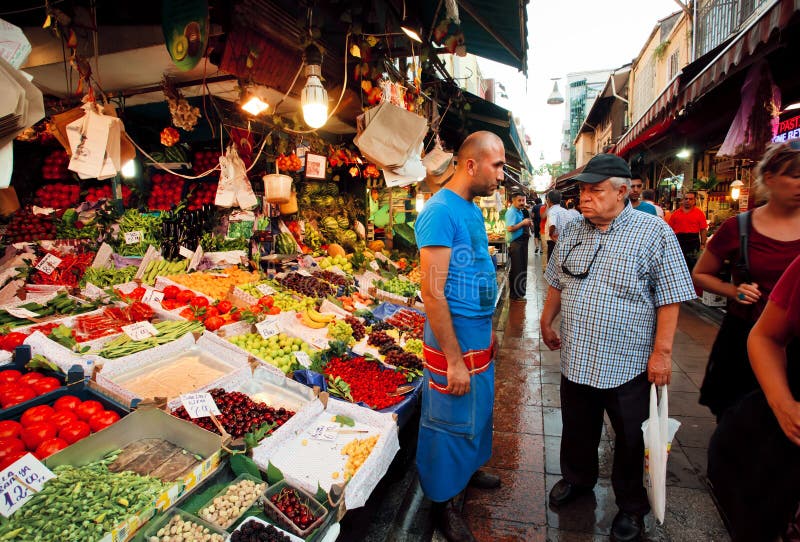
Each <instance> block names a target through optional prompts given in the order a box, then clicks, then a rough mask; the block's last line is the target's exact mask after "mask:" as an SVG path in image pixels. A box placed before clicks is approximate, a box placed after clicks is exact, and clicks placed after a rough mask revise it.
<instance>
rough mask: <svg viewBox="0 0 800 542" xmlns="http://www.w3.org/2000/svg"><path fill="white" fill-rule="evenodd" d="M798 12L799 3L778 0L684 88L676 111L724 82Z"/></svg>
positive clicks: (797, 1) (793, 0) (790, 0)
mask: <svg viewBox="0 0 800 542" xmlns="http://www.w3.org/2000/svg"><path fill="white" fill-rule="evenodd" d="M798 12H800V0H775V3H774V4H773V5H772V7H770V8H768V9H765V10H764V11H763V12H762V13H761V14H760V15H759V16H758V17H757V18H755V19H754V20H753V22H751V23H750V24H749V25H748V26H747V27H745V28H744V29H743V30H742V31H741V32H739V34H738V35H737V36H736V38H735V39H734V40H733V41H731V43H729V44H728V46H727V47H725V48H724V49H723V50H722V52H720V53H719V54H718V55H717V57H716V58H714V59H713V60H712V61H711V62H709V64H708V65H707V66H706V67H705V69H704V70H703V71H701V72H700V73H699V74H698V75H696V76H695V77H694V78H693V79H692V80H691V81H689V82H688V83H687V84H686V85H685V86H684V88H683V90H682V91H681V94H680V96H679V97H678V101H677V110H680V109H683V108H684V107H686V106H687V105H688V104H691V103H692V102H695V101H697V100H699V99H700V98H702V97H703V95H704V94H706V93H707V92H709V91H710V90H712V89H713V88H715V87H716V86H717V85H718V84H719V83H721V82H722V81H724V80H725V79H726V78H727V77H728V75H730V72H731V71H732V70H733V69H734V68H735V67H736V66H739V65H741V64H743V63H744V62H745V61H746V60H748V59H749V58H750V57H751V56H753V54H754V53H756V51H757V50H758V49H759V48H760V47H762V46H763V45H764V44H766V43H768V42H769V41H770V38H771V37H772V35H773V32H774V31H775V30H780V29H783V28H786V27H787V26H788V25H789V22H790V21H791V19H792V18H793V17H795V16H796V14H797V13H798Z"/></svg>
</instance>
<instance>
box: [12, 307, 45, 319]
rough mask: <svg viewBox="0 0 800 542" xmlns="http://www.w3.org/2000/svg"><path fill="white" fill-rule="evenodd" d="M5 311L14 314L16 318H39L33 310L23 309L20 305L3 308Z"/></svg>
mask: <svg viewBox="0 0 800 542" xmlns="http://www.w3.org/2000/svg"><path fill="white" fill-rule="evenodd" d="M5 311H6V312H7V313H8V314H10V315H11V316H16V317H17V318H39V315H38V314H36V313H35V312H33V311H29V310H28V309H23V308H22V307H11V308H7V309H5Z"/></svg>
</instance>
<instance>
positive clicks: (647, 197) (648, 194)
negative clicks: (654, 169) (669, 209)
mask: <svg viewBox="0 0 800 542" xmlns="http://www.w3.org/2000/svg"><path fill="white" fill-rule="evenodd" d="M642 199H643V200H644V201H646V202H647V203H649V204H650V205H652V206H653V207H655V208H656V215H658V218H661V219H663V218H664V209H662V207H661V206H660V205H658V204H657V203H656V192H655V190H651V189H649V188H648V189H647V190H642Z"/></svg>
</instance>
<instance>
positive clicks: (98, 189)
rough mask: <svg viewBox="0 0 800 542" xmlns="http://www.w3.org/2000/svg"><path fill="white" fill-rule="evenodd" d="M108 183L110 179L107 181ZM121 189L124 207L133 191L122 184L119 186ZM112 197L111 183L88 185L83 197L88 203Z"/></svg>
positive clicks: (128, 203) (129, 201)
mask: <svg viewBox="0 0 800 542" xmlns="http://www.w3.org/2000/svg"><path fill="white" fill-rule="evenodd" d="M108 182H109V183H110V181H108ZM120 190H121V191H122V205H124V206H125V207H127V206H129V205H130V203H131V198H132V197H133V191H131V189H130V188H129V187H128V185H125V184H123V185H122V186H121V188H120ZM113 198H114V193H113V192H112V190H111V184H102V185H100V186H90V187H89V188H88V189H87V190H86V196H85V197H84V199H85V200H86V201H88V202H90V203H95V202H98V201H100V200H110V199H113Z"/></svg>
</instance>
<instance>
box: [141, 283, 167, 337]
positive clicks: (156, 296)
mask: <svg viewBox="0 0 800 542" xmlns="http://www.w3.org/2000/svg"><path fill="white" fill-rule="evenodd" d="M163 300H164V292H159V291H158V290H147V291H146V292H145V294H144V295H143V296H142V303H161V302H162V301H163ZM154 329H155V328H154Z"/></svg>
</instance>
